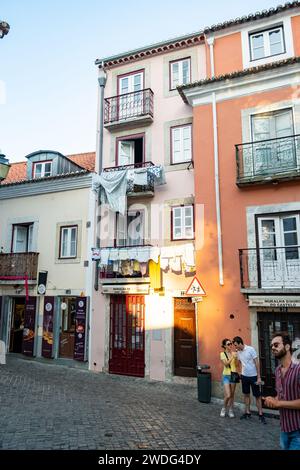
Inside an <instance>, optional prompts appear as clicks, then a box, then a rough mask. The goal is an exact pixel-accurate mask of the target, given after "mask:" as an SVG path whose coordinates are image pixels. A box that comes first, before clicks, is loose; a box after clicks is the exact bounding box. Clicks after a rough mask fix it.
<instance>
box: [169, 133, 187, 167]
mask: <svg viewBox="0 0 300 470" xmlns="http://www.w3.org/2000/svg"><path fill="white" fill-rule="evenodd" d="M171 141H172V145H171V148H172V155H171V163H172V164H176V163H184V162H190V161H191V160H192V126H191V124H188V125H187V126H180V127H172V128H171Z"/></svg>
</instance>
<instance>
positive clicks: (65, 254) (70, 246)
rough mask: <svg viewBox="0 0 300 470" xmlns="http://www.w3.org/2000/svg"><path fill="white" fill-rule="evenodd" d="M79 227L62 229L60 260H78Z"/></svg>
mask: <svg viewBox="0 0 300 470" xmlns="http://www.w3.org/2000/svg"><path fill="white" fill-rule="evenodd" d="M77 233H78V227H77V225H73V226H68V227H60V247H59V257H60V258H76V256H77Z"/></svg>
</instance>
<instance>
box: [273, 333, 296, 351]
mask: <svg viewBox="0 0 300 470" xmlns="http://www.w3.org/2000/svg"><path fill="white" fill-rule="evenodd" d="M277 336H280V337H281V338H282V342H283V345H284V346H285V345H286V344H289V346H290V350H292V340H291V338H290V336H289V334H288V332H287V331H276V332H275V333H273V335H272V339H274V338H276V337H277Z"/></svg>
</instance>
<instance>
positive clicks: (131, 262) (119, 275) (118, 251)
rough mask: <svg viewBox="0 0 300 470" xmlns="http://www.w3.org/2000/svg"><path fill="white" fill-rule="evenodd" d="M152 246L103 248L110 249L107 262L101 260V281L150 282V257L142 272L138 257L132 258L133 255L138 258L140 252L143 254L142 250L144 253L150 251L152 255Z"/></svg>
mask: <svg viewBox="0 0 300 470" xmlns="http://www.w3.org/2000/svg"><path fill="white" fill-rule="evenodd" d="M151 248H152V245H130V246H129V245H128V246H114V247H105V248H102V250H105V251H106V252H107V251H108V253H109V255H108V259H107V263H105V264H104V265H103V264H101V261H100V269H99V277H100V279H101V282H102V283H103V282H105V281H107V282H108V281H109V282H110V283H111V282H115V283H124V282H134V283H143V282H149V258H148V260H147V261H146V262H145V263H146V265H145V268H146V269H145V270H144V272H142V271H141V269H140V264H139V262H137V260H136V259H132V256H134V257H135V258H138V256H139V253H140V254H141V250H144V253H145V252H149V253H148V254H149V256H150V250H151ZM130 252H131V253H130ZM101 257H102V254H101ZM112 280H114V281H112Z"/></svg>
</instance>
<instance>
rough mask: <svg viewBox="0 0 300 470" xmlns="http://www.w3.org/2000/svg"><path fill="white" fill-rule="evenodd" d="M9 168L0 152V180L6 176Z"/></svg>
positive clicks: (6, 160)
mask: <svg viewBox="0 0 300 470" xmlns="http://www.w3.org/2000/svg"><path fill="white" fill-rule="evenodd" d="M9 169H10V164H9V163H8V159H7V158H5V155H3V153H0V181H1V180H4V179H5V178H6V177H7V174H8V172H9Z"/></svg>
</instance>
